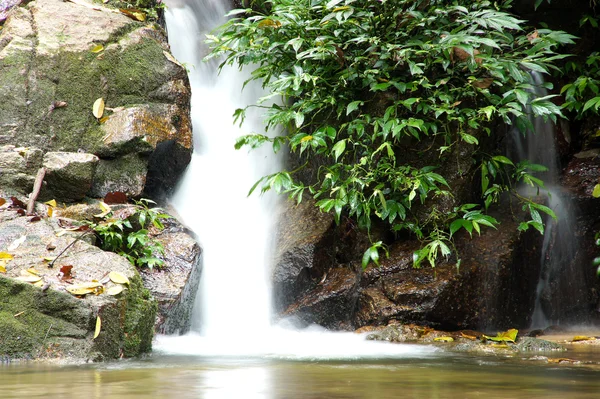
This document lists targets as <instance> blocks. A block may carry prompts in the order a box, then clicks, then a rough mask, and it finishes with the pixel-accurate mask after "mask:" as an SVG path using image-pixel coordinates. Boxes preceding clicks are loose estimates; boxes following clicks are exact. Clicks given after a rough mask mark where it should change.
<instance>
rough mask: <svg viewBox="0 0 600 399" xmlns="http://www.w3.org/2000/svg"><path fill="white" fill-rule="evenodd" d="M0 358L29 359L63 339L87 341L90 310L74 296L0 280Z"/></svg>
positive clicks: (0, 278) (5, 279) (4, 279)
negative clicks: (84, 339)
mask: <svg viewBox="0 0 600 399" xmlns="http://www.w3.org/2000/svg"><path fill="white" fill-rule="evenodd" d="M0 298H2V303H1V304H0V355H7V356H9V357H10V358H19V359H28V358H34V357H37V356H39V354H40V353H41V352H42V350H43V349H44V348H45V347H47V346H49V345H57V344H58V346H60V342H61V339H62V338H64V337H68V338H83V337H85V335H86V333H87V330H88V325H89V316H90V312H89V310H86V308H85V305H83V304H81V303H77V302H76V301H77V300H76V299H75V298H72V297H71V296H70V295H67V294H63V293H60V292H56V291H47V292H45V293H44V292H42V291H41V290H40V289H39V288H37V287H34V286H32V285H30V284H26V283H21V282H17V281H14V280H11V279H8V278H5V277H3V276H0Z"/></svg>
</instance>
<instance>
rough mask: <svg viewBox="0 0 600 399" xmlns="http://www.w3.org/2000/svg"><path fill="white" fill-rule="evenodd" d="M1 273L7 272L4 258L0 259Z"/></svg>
mask: <svg viewBox="0 0 600 399" xmlns="http://www.w3.org/2000/svg"><path fill="white" fill-rule="evenodd" d="M0 273H6V263H5V262H4V261H3V260H2V261H0Z"/></svg>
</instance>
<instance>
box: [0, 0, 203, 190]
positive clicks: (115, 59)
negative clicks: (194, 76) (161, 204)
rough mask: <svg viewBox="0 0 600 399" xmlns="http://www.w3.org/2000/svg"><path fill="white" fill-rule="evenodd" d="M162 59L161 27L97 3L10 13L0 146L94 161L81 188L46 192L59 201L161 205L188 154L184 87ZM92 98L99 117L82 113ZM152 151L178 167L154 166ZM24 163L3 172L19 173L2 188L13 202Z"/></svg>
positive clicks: (173, 66)
mask: <svg viewBox="0 0 600 399" xmlns="http://www.w3.org/2000/svg"><path fill="white" fill-rule="evenodd" d="M98 45H101V46H102V50H100V51H97V50H96V51H91V50H92V49H94V47H96V46H98ZM168 51H169V47H168V44H167V42H166V39H165V35H164V32H163V31H162V29H160V28H159V27H157V26H155V25H146V24H143V23H140V22H136V21H133V20H132V19H130V18H127V17H126V16H125V15H122V14H121V13H119V12H118V10H114V9H108V8H105V7H103V6H100V5H94V6H93V8H91V7H86V6H84V5H81V4H75V3H72V2H63V1H60V0H37V1H33V2H29V3H28V4H27V5H25V6H20V7H14V8H12V10H11V11H10V12H9V17H8V18H7V20H6V22H5V23H4V26H3V29H2V30H1V31H0V145H4V146H5V145H14V146H18V147H24V148H27V150H28V151H30V152H36V151H37V152H40V151H41V153H42V154H46V153H56V152H62V153H88V154H93V155H95V156H97V157H98V158H99V162H98V164H97V167H96V166H93V167H92V169H93V175H92V176H91V184H90V181H88V180H86V181H85V182H82V183H81V184H79V185H78V186H77V187H76V189H75V190H74V193H73V195H71V196H69V195H67V194H66V192H65V191H63V190H55V191H56V192H53V190H52V189H50V187H49V188H48V192H52V194H53V195H54V196H55V199H56V200H59V201H75V200H78V199H80V197H81V196H82V193H81V191H83V190H84V189H85V192H84V193H83V195H88V196H95V197H102V196H104V194H106V193H107V192H109V191H115V190H119V191H124V192H126V193H127V194H129V195H131V196H140V195H141V194H142V193H144V195H146V196H152V197H154V198H159V199H160V198H162V197H164V196H165V195H167V194H168V193H169V192H170V191H171V190H172V189H173V187H174V186H175V184H176V181H177V179H178V177H179V176H180V174H181V173H182V172H183V170H184V169H185V167H186V166H187V163H188V162H189V159H190V157H191V147H192V139H191V122H190V116H189V109H190V103H189V101H190V89H189V83H188V80H187V75H186V72H185V70H184V68H183V67H182V66H181V65H179V64H178V63H177V61H176V60H175V59H174V58H173V57H172V56H171V55H170V54H169V53H168ZM98 98H103V99H104V102H105V104H106V108H105V111H104V114H103V115H102V118H101V119H97V118H96V117H95V116H94V115H93V113H92V106H93V104H94V102H95V101H96V100H97V99H98ZM157 148H160V152H161V158H171V157H177V159H178V162H172V163H170V164H165V163H164V162H163V161H162V160H159V159H156V157H154V156H153V154H154V152H155V151H156V150H157ZM63 156H65V157H68V156H67V155H65V154H63ZM76 156H77V155H71V156H70V157H76ZM47 157H51V156H50V155H48V156H47ZM46 161H47V160H46V159H45V160H44V162H46ZM29 163H30V165H29V168H28V170H25V171H23V170H22V167H21V166H19V165H16V164H15V165H12V164H11V165H12V167H14V168H16V169H15V171H16V172H17V173H20V174H21V175H22V176H20V177H19V181H18V184H15V185H14V186H12V187H13V188H14V189H15V190H16V191H17V192H21V193H23V194H26V193H29V192H31V182H32V180H33V177H35V174H36V172H37V168H39V167H41V166H42V164H41V163H40V162H39V159H31V161H30V162H29ZM155 164H160V166H159V167H158V168H157V167H156V166H155ZM89 165H90V166H92V164H91V163H90V164H89ZM165 165H167V166H168V167H167V168H165V167H164V166H165ZM2 166H4V165H0V167H2ZM19 168H20V169H19ZM115 168H118V172H116V171H115ZM11 170H12V169H10V170H8V172H9V173H12V172H11ZM85 173H86V179H89V177H87V174H89V170H88V171H86V172H85ZM3 174H4V173H3ZM32 176H33V177H32ZM48 176H49V178H50V176H51V174H49V175H48ZM61 180H62V179H61ZM164 182H168V184H163V183H164ZM47 184H48V185H50V184H51V182H50V181H47Z"/></svg>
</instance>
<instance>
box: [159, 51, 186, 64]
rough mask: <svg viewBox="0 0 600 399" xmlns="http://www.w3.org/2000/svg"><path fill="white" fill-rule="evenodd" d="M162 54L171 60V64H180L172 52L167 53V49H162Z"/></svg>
mask: <svg viewBox="0 0 600 399" xmlns="http://www.w3.org/2000/svg"><path fill="white" fill-rule="evenodd" d="M163 54H164V55H165V58H166V59H168V60H169V61H171V62H172V63H173V64H176V65H179V66H182V65H181V63H179V61H177V58H175V57H173V54H171V53H169V52H168V51H164V50H163Z"/></svg>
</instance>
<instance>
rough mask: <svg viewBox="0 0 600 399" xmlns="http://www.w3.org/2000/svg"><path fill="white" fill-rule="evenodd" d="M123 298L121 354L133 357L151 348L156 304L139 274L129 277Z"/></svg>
mask: <svg viewBox="0 0 600 399" xmlns="http://www.w3.org/2000/svg"><path fill="white" fill-rule="evenodd" d="M125 300H126V303H127V305H126V311H125V326H124V332H125V341H124V345H123V354H124V355H125V356H126V357H134V356H138V355H140V354H142V353H147V352H150V351H151V350H152V338H153V336H154V322H155V320H156V312H157V309H158V304H157V302H156V300H155V299H154V298H152V296H151V295H150V292H149V291H148V290H147V289H146V288H144V286H143V284H142V279H141V277H140V276H139V275H138V276H135V277H133V278H131V279H130V287H129V290H128V292H127V296H126V299H125Z"/></svg>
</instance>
